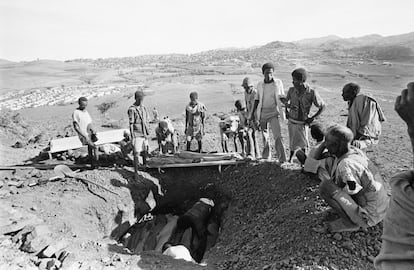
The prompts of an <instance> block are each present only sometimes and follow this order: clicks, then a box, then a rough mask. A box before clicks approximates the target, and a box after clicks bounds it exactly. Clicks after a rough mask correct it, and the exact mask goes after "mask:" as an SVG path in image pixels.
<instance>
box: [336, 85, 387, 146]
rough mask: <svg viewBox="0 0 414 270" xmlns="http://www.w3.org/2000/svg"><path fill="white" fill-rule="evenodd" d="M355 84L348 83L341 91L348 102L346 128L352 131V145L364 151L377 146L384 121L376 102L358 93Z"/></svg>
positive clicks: (357, 87)
mask: <svg viewBox="0 0 414 270" xmlns="http://www.w3.org/2000/svg"><path fill="white" fill-rule="evenodd" d="M360 90H361V88H360V87H359V85H358V84H356V83H348V84H346V85H345V86H344V88H343V89H342V97H343V99H344V101H347V102H348V120H347V123H346V126H347V127H348V128H350V129H351V130H352V133H353V134H354V141H353V142H352V145H354V146H356V147H358V148H360V149H365V148H367V147H368V146H370V145H372V144H377V143H378V139H379V136H380V135H381V122H384V121H385V116H384V113H383V112H382V109H381V107H380V105H379V104H378V102H377V101H376V100H375V99H374V98H373V97H370V96H368V95H364V94H361V93H360Z"/></svg>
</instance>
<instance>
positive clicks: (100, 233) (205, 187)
mask: <svg viewBox="0 0 414 270" xmlns="http://www.w3.org/2000/svg"><path fill="white" fill-rule="evenodd" d="M147 173H148V174H147ZM147 173H143V174H142V175H141V177H140V179H139V181H135V180H134V177H133V172H132V169H131V168H128V167H111V168H109V167H108V168H100V169H95V170H84V171H80V172H78V173H77V174H78V175H79V176H81V177H84V178H86V179H88V180H90V181H92V182H94V183H97V184H99V185H102V186H105V187H106V188H108V189H109V190H110V191H112V192H114V193H116V194H114V193H112V192H108V191H106V190H104V189H101V188H99V187H97V186H94V185H89V186H88V185H86V184H85V183H83V182H81V181H77V180H75V179H73V178H68V177H66V178H63V179H55V180H53V181H48V179H50V178H51V177H52V176H53V175H54V174H53V171H50V170H16V171H15V172H14V173H10V175H9V176H7V177H6V178H3V179H5V180H3V181H4V186H3V187H2V188H0V191H1V194H0V199H1V204H0V216H1V218H2V220H3V221H7V222H10V224H9V225H10V226H9V225H6V226H4V225H5V224H4V223H2V224H1V226H0V229H1V234H0V265H4V266H5V267H6V268H5V269H11V268H12V267H14V266H16V265H21V267H23V269H85V270H86V269H103V268H104V267H107V268H108V269H184V270H185V269H345V268H348V269H373V266H372V260H373V258H374V257H375V256H376V254H377V253H378V251H379V248H380V246H381V242H380V235H381V229H382V227H381V225H378V226H375V227H373V228H369V229H368V231H358V232H353V233H342V234H330V233H329V232H322V233H321V232H319V231H318V230H314V229H315V228H317V229H320V228H322V227H323V226H324V224H325V223H326V222H328V221H329V220H333V219H336V218H337V217H336V216H332V214H329V213H328V212H326V209H327V205H326V204H325V203H324V202H323V201H322V200H321V199H320V198H319V192H318V182H317V181H316V180H314V179H311V178H310V177H308V176H306V175H304V174H302V173H301V172H300V170H297V169H295V168H281V167H280V166H279V165H278V164H276V163H272V162H270V163H267V162H265V163H246V164H241V165H238V166H227V167H224V168H223V169H222V172H221V173H220V172H219V171H218V170H217V168H215V167H206V168H204V167H195V168H185V169H184V168H168V169H165V170H164V172H163V173H162V172H161V173H160V172H159V171H158V170H157V169H152V170H149V171H147ZM154 178H155V179H157V181H159V184H160V188H159V187H158V185H156V184H155V183H157V181H156V180H155V179H154ZM33 180H36V181H35V182H37V184H36V185H33V186H32V185H31V184H30V183H31V182H32V181H33ZM160 192H161V193H163V194H164V195H163V196H161V195H160ZM151 194H152V195H151ZM148 195H150V196H148ZM152 197H153V200H152ZM203 197H210V199H212V200H213V201H214V207H213V208H212V211H211V214H210V216H209V217H208V219H206V220H205V223H204V224H205V226H206V234H207V236H208V237H210V239H209V240H208V241H207V242H208V244H206V246H205V248H198V249H197V248H196V247H200V246H201V245H199V244H197V243H196V242H194V241H195V240H194V237H193V234H194V233H193V231H192V230H193V228H191V230H189V229H188V228H187V229H186V230H185V231H184V232H183V234H182V235H181V238H179V237H177V238H179V239H178V240H177V239H174V241H172V240H173V239H170V237H169V235H168V234H163V236H164V242H162V241H161V242H162V243H159V242H160V241H159V240H160V237H157V235H160V232H161V231H162V230H163V229H164V227H165V225H166V224H167V223H168V222H167V220H170V221H171V220H172V219H175V220H176V221H178V218H180V217H182V216H183V215H184V214H185V213H186V212H187V211H188V210H189V209H191V208H192V207H193V205H194V204H195V203H196V202H197V201H199V199H200V198H203ZM154 202H155V203H154ZM151 207H154V208H153V209H152V210H151ZM148 213H151V216H152V219H151V217H150V216H149V215H147V216H146V217H145V214H148ZM142 217H144V218H143V220H142V222H139V220H140V219H141V218H142ZM164 224H165V225H164ZM209 224H214V225H210V227H215V229H214V230H212V229H211V228H210V229H209V228H208V227H209V226H208V225H209ZM173 227H174V226H173ZM190 227H191V226H190ZM170 229H171V231H170V232H171V235H174V232H173V231H174V230H173V228H170ZM165 231H167V230H165ZM214 232H218V233H216V234H215V233H214ZM169 240H171V241H170V242H172V244H174V245H176V244H179V245H181V244H184V246H186V248H187V250H188V251H189V253H190V255H191V257H193V256H194V257H196V256H198V257H197V260H198V261H200V262H202V264H201V265H200V264H199V263H198V262H196V263H193V262H187V261H184V260H179V259H174V258H173V257H171V256H165V255H163V254H162V252H161V251H162V250H160V247H161V249H162V246H163V245H164V244H165V242H166V241H169ZM211 240H213V241H211ZM214 240H215V241H214ZM214 242H215V243H214ZM196 250H197V252H196ZM194 254H197V255H194ZM193 259H195V258H193ZM205 264H206V265H205ZM48 265H49V266H50V267H49V268H48V267H47V266H48ZM203 265H205V266H203Z"/></svg>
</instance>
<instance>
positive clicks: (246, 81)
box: [242, 77, 254, 93]
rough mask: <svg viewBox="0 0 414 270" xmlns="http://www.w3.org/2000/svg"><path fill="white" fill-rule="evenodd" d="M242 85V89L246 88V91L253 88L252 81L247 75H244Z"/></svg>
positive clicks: (248, 91) (250, 90) (249, 91)
mask: <svg viewBox="0 0 414 270" xmlns="http://www.w3.org/2000/svg"><path fill="white" fill-rule="evenodd" d="M242 86H243V88H244V90H246V92H247V93H251V92H252V90H253V87H254V85H253V83H252V81H251V80H250V78H249V77H246V78H244V79H243V83H242Z"/></svg>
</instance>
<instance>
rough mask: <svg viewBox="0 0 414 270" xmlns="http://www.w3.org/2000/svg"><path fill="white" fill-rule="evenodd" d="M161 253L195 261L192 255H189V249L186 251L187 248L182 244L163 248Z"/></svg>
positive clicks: (178, 258)
mask: <svg viewBox="0 0 414 270" xmlns="http://www.w3.org/2000/svg"><path fill="white" fill-rule="evenodd" d="M162 254H164V255H167V256H170V257H173V258H174V259H177V260H180V259H182V260H185V261H187V262H193V263H195V261H194V259H193V257H191V254H190V251H188V249H187V248H186V247H185V246H183V245H177V246H172V247H169V248H167V249H166V250H164V252H163V253H162Z"/></svg>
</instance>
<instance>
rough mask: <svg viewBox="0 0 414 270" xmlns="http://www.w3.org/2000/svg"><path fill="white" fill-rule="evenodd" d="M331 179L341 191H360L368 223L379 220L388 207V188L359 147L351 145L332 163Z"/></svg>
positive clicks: (352, 193)
mask: <svg viewBox="0 0 414 270" xmlns="http://www.w3.org/2000/svg"><path fill="white" fill-rule="evenodd" d="M335 167H336V169H334V170H333V179H334V181H335V182H336V184H337V185H338V186H339V187H341V188H342V190H343V191H345V192H346V193H348V194H349V195H355V194H357V193H359V192H360V191H362V192H363V193H362V195H363V196H364V198H365V200H366V203H367V205H366V206H364V207H363V208H364V209H365V210H366V211H367V213H368V219H369V220H368V225H369V226H373V225H375V224H377V223H378V222H379V221H381V220H382V219H383V218H384V216H385V212H386V210H387V208H388V202H389V196H388V188H386V186H385V182H384V180H383V179H382V176H381V174H380V173H379V170H378V169H377V168H376V167H375V166H374V165H373V163H372V162H371V161H370V160H369V159H368V158H367V156H366V155H365V154H364V153H363V152H362V151H361V150H359V149H356V148H354V147H352V148H351V149H350V150H349V152H348V153H347V154H345V155H343V156H342V157H340V158H337V159H336V160H335V163H334V168H335Z"/></svg>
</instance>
